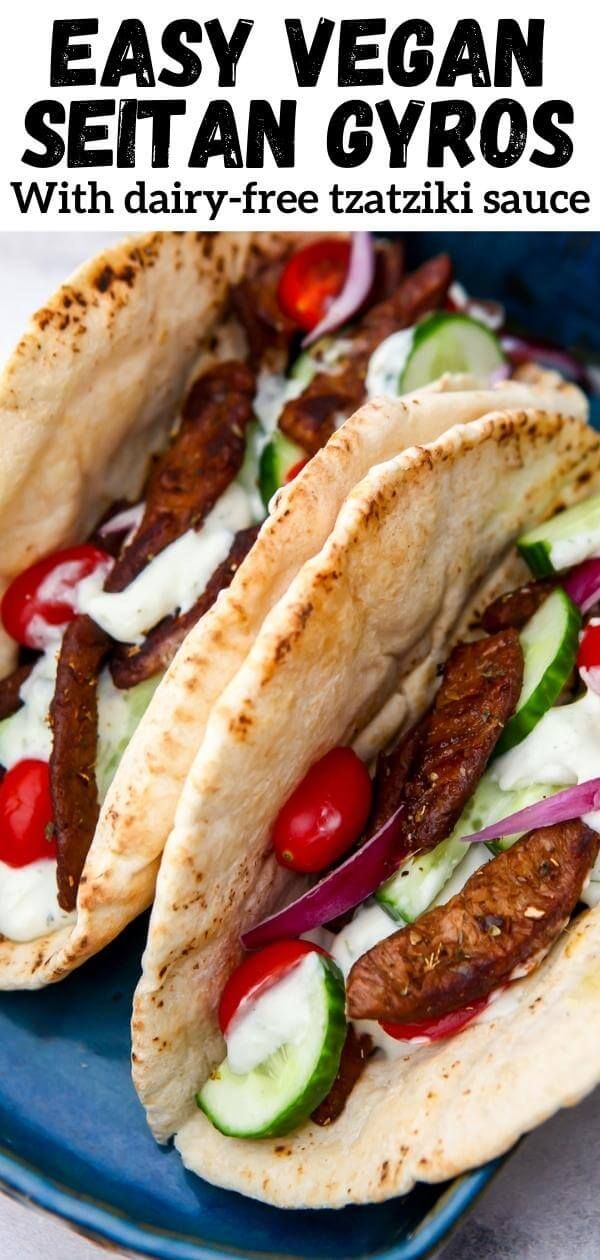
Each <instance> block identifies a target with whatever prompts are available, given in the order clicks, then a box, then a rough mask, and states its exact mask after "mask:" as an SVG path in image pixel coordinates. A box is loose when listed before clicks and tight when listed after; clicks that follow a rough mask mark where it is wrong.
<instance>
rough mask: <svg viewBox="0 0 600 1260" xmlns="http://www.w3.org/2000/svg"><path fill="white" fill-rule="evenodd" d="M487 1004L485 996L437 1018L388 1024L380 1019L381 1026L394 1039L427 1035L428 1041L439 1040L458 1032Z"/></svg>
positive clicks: (408, 1039)
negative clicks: (410, 1022)
mask: <svg viewBox="0 0 600 1260" xmlns="http://www.w3.org/2000/svg"><path fill="white" fill-rule="evenodd" d="M487 1004H488V999H487V998H480V999H479V1001H477V1002H470V1003H469V1005H468V1006H464V1007H463V1009H462V1010H461V1011H450V1012H449V1013H448V1014H447V1015H439V1016H438V1018H437V1019H420V1020H418V1021H416V1022H415V1023H414V1024H388V1023H384V1022H383V1020H382V1021H381V1027H382V1028H383V1031H384V1032H386V1033H387V1034H388V1036H389V1037H394V1038H395V1039H396V1041H411V1040H412V1038H413V1037H428V1038H429V1040H430V1041H441V1039H442V1037H450V1036H452V1033H456V1032H460V1030H461V1028H464V1027H465V1024H470V1022H471V1020H472V1019H475V1016H476V1015H479V1012H480V1011H482V1010H483V1009H484V1008H485V1007H486V1006H487Z"/></svg>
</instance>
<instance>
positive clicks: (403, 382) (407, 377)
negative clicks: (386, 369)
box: [398, 311, 505, 394]
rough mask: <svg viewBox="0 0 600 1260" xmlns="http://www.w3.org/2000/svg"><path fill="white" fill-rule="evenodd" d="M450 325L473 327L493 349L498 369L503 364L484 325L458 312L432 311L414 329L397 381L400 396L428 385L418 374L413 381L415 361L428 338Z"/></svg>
mask: <svg viewBox="0 0 600 1260" xmlns="http://www.w3.org/2000/svg"><path fill="white" fill-rule="evenodd" d="M450 323H452V324H456V323H462V324H467V325H468V326H469V327H474V326H475V327H476V328H477V329H478V330H479V331H480V333H481V334H482V336H483V337H484V338H487V340H488V342H489V344H490V347H493V349H494V350H495V352H496V366H498V367H500V366H501V364H503V363H504V362H505V356H504V354H503V353H502V349H501V347H500V343H499V341H498V338H497V337H496V335H495V334H494V333H493V332H492V330H491V329H490V328H487V327H486V325H485V324H482V323H480V321H479V320H476V319H473V318H472V317H471V316H470V315H465V314H462V313H461V312H460V311H456V312H454V311H453V312H448V311H434V312H433V313H432V314H431V315H426V316H425V318H424V319H423V320H421V321H420V322H419V323H418V324H417V326H416V328H415V333H414V338H413V343H412V347H411V350H410V354H409V356H408V359H407V361H406V363H405V365H404V368H403V369H402V371H401V373H400V377H399V380H398V392H399V393H400V394H402V393H407V392H410V391H411V390H414V389H420V388H422V387H423V386H424V385H427V384H429V383H430V380H429V379H428V380H424V379H423V380H422V379H421V378H420V377H419V375H418V374H417V376H416V377H414V379H413V376H414V365H415V359H416V358H417V357H418V355H419V351H420V350H421V348H422V347H423V346H424V345H426V343H427V342H428V341H429V340H430V338H432V337H435V336H437V335H438V334H439V333H440V332H443V330H444V328H447V327H448V326H449V324H450ZM446 370H452V369H446ZM462 370H464V369H462Z"/></svg>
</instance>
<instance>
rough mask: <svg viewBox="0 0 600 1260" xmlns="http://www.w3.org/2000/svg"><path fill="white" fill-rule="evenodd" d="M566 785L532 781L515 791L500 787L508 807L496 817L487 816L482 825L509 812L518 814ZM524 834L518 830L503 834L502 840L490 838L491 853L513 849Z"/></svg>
mask: <svg viewBox="0 0 600 1260" xmlns="http://www.w3.org/2000/svg"><path fill="white" fill-rule="evenodd" d="M564 786H565V784H564V783H563V784H562V785H560V784H548V783H530V784H529V785H528V787H524V788H515V790H514V792H500V788H498V792H499V793H500V795H501V796H502V798H503V801H504V802H505V804H506V805H507V806H508V808H506V809H505V808H503V809H502V811H501V812H500V811H498V812H497V813H496V815H495V817H490V818H486V820H485V822H483V823H482V824H481V826H482V827H486V826H489V825H491V824H492V823H495V822H498V820H499V819H500V818H502V817H504V816H506V817H508V814H516V812H517V810H519V809H526V808H527V806H528V805H537V804H538V803H539V801H545V800H547V798H548V797H549V796H556V793H557V792H560V791H562V788H564ZM524 835H525V832H524V831H516V832H515V833H514V835H511V836H502V838H501V839H500V840H490V842H489V844H488V846H487V847H488V849H489V850H490V852H491V853H503V852H504V850H505V849H512V846H513V844H516V843H517V840H520V839H521V836H524Z"/></svg>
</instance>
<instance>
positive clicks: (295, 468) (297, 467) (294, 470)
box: [285, 457, 308, 486]
mask: <svg viewBox="0 0 600 1260" xmlns="http://www.w3.org/2000/svg"><path fill="white" fill-rule="evenodd" d="M307 464H308V457H307V458H306V459H299V460H298V463H297V464H292V467H291V468H290V470H289V472H287V473H286V474H285V484H286V486H287V485H289V483H290V481H293V480H294V477H297V476H298V473H300V472H302V469H303V468H306V465H307Z"/></svg>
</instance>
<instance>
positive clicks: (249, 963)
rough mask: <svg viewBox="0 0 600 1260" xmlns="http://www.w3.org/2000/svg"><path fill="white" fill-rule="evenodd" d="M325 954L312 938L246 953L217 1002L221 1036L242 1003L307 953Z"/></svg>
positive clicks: (281, 974)
mask: <svg viewBox="0 0 600 1260" xmlns="http://www.w3.org/2000/svg"><path fill="white" fill-rule="evenodd" d="M315 952H316V953H317V954H325V953H326V951H325V950H324V949H321V947H320V946H319V945H313V944H312V942H311V941H275V943H274V944H273V945H267V946H266V947H265V949H261V950H260V951H259V952H258V953H257V954H248V957H247V958H244V960H243V962H241V963H240V965H239V967H236V970H235V971H234V972H233V975H231V976H230V977H229V980H228V981H227V984H226V985H225V988H224V989H223V993H222V996H221V1001H220V1003H219V1026H220V1028H221V1032H222V1033H223V1036H225V1034H226V1032H227V1029H228V1028H229V1025H230V1023H231V1021H232V1019H233V1017H234V1015H235V1014H236V1013H237V1011H238V1009H239V1007H240V1005H241V1003H242V1002H245V1001H246V999H248V998H251V999H252V1000H255V999H256V998H257V997H259V995H260V994H261V993H264V992H265V990H266V989H270V988H271V985H273V984H276V983H277V981H278V980H282V979H283V977H284V976H285V975H286V974H287V972H288V971H291V970H292V967H295V966H296V963H299V962H300V959H301V958H304V956H305V955H306V954H311V953H315Z"/></svg>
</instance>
